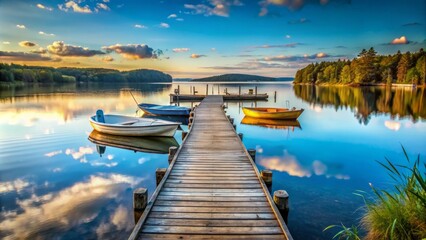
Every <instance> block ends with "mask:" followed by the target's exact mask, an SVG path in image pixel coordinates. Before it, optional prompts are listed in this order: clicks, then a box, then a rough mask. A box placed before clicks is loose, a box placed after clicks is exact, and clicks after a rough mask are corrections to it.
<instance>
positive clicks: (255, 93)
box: [254, 86, 257, 96]
mask: <svg viewBox="0 0 426 240" xmlns="http://www.w3.org/2000/svg"><path fill="white" fill-rule="evenodd" d="M254 95H255V96H257V86H255V87H254Z"/></svg>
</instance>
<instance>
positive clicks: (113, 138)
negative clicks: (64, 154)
mask: <svg viewBox="0 0 426 240" xmlns="http://www.w3.org/2000/svg"><path fill="white" fill-rule="evenodd" d="M89 140H90V141H91V142H93V143H95V144H98V145H103V146H109V147H117V148H122V149H128V150H133V151H138V152H147V153H158V154H166V153H168V152H169V148H170V147H179V143H178V142H177V141H176V139H175V138H174V137H127V136H117V135H110V134H105V133H100V132H98V131H96V130H93V131H92V132H91V133H90V135H89Z"/></svg>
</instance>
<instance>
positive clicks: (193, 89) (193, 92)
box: [192, 86, 195, 95]
mask: <svg viewBox="0 0 426 240" xmlns="http://www.w3.org/2000/svg"><path fill="white" fill-rule="evenodd" d="M192 94H193V95H195V86H192Z"/></svg>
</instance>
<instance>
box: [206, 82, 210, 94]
mask: <svg viewBox="0 0 426 240" xmlns="http://www.w3.org/2000/svg"><path fill="white" fill-rule="evenodd" d="M207 95H209V85H208V84H207V85H206V96H207Z"/></svg>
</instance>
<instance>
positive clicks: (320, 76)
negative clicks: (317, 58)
mask: <svg viewBox="0 0 426 240" xmlns="http://www.w3.org/2000/svg"><path fill="white" fill-rule="evenodd" d="M425 78H426V53H425V52H424V51H423V48H422V49H420V50H419V51H418V52H414V53H410V52H406V53H404V54H402V53H401V52H400V51H398V52H397V53H396V54H394V55H388V56H382V55H377V52H376V51H375V50H374V48H370V49H369V50H365V49H363V50H362V51H361V53H360V54H359V55H358V57H357V58H355V59H353V60H352V61H351V60H347V61H341V60H338V61H336V62H320V63H311V64H309V65H308V66H306V67H305V68H302V69H300V70H298V71H297V73H296V76H295V78H294V82H293V83H294V84H318V85H338V84H341V85H376V84H393V83H397V84H416V85H425Z"/></svg>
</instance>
